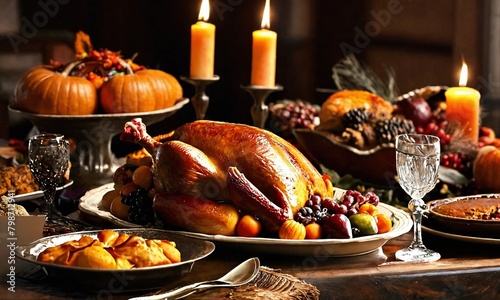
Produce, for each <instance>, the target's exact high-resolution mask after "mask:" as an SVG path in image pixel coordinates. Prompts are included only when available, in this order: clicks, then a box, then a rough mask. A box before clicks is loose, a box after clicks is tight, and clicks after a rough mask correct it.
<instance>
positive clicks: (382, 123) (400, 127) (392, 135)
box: [375, 117, 415, 144]
mask: <svg viewBox="0 0 500 300" xmlns="http://www.w3.org/2000/svg"><path fill="white" fill-rule="evenodd" d="M375 132H376V134H377V139H378V141H379V143H380V144H386V143H394V142H395V141H396V136H398V135H399V134H404V133H414V132H415V126H414V125H413V122H412V121H411V120H408V119H401V118H397V117H393V118H391V119H387V120H378V121H377V122H376V124H375Z"/></svg>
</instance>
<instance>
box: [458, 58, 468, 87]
mask: <svg viewBox="0 0 500 300" xmlns="http://www.w3.org/2000/svg"><path fill="white" fill-rule="evenodd" d="M468 72H469V69H468V67H467V64H466V63H465V62H462V71H461V72H460V80H459V81H458V85H459V86H466V85H467V74H468Z"/></svg>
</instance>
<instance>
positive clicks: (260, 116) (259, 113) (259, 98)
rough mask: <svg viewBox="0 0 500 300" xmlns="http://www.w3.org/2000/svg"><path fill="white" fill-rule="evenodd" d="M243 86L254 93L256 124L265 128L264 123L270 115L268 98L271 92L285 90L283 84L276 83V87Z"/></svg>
mask: <svg viewBox="0 0 500 300" xmlns="http://www.w3.org/2000/svg"><path fill="white" fill-rule="evenodd" d="M241 88H242V89H244V90H245V91H247V92H249V93H250V94H251V95H252V98H253V101H254V103H253V106H252V110H251V113H252V119H253V124H254V126H256V127H259V128H264V124H265V123H266V120H267V117H268V115H269V108H268V107H267V105H266V99H267V97H268V96H269V95H270V94H271V93H273V92H277V91H281V90H283V87H282V86H281V85H276V86H274V87H267V86H259V85H242V86H241Z"/></svg>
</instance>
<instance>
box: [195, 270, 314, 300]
mask: <svg viewBox="0 0 500 300" xmlns="http://www.w3.org/2000/svg"><path fill="white" fill-rule="evenodd" d="M319 294H320V293H319V290H318V288H317V287H315V286H314V285H312V284H309V283H307V282H305V281H303V280H301V279H298V278H296V277H294V276H292V275H290V274H284V273H281V272H280V271H279V270H275V269H271V268H268V267H260V269H259V273H258V274H257V277H256V278H255V279H254V280H252V281H251V282H250V283H248V284H245V285H242V286H239V287H235V288H215V289H210V290H207V291H204V292H201V293H197V294H193V295H191V296H189V297H188V298H187V299H232V300H234V299H245V300H250V299H273V300H316V299H319Z"/></svg>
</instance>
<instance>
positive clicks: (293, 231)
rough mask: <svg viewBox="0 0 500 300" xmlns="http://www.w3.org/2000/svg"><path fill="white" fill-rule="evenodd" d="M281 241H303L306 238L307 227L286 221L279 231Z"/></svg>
mask: <svg viewBox="0 0 500 300" xmlns="http://www.w3.org/2000/svg"><path fill="white" fill-rule="evenodd" d="M279 237H280V239H289V240H303V239H305V238H306V227H305V226H304V224H302V223H299V222H297V221H295V220H291V219H290V220H286V221H285V222H284V223H283V224H282V225H281V227H280V230H279Z"/></svg>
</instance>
